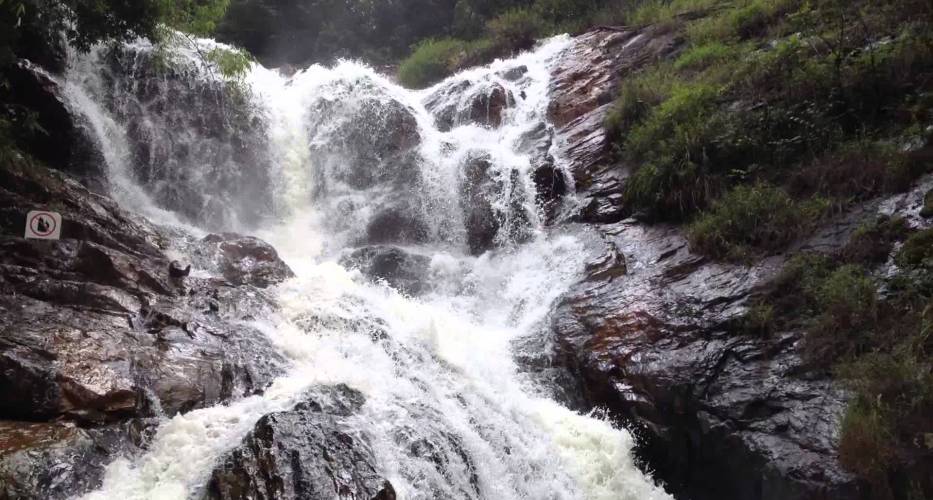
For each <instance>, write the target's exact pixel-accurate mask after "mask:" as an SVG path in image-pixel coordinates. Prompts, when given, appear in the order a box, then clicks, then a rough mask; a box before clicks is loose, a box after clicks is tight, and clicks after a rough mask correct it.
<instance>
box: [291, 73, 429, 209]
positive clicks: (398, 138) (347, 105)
mask: <svg viewBox="0 0 933 500" xmlns="http://www.w3.org/2000/svg"><path fill="white" fill-rule="evenodd" d="M357 85H358V86H355V85H354V84H349V83H346V82H338V83H335V84H334V89H333V91H334V92H335V93H338V94H352V98H351V97H350V96H349V95H348V96H347V98H345V99H324V98H322V99H319V100H317V101H315V102H314V103H313V104H312V106H311V112H310V116H311V120H312V123H311V124H310V128H311V131H312V136H313V139H314V140H313V141H312V143H311V144H312V145H311V154H312V158H313V159H314V160H315V162H316V164H317V165H320V169H319V170H320V172H319V173H318V180H319V181H320V183H323V184H321V185H320V187H319V188H318V189H319V190H320V191H322V192H323V193H326V192H328V191H334V190H335V189H336V190H339V187H342V186H330V184H332V183H340V184H343V185H344V186H346V187H349V188H351V189H354V190H366V189H369V188H372V187H374V186H376V185H388V186H395V187H407V186H411V185H412V184H415V183H417V182H418V180H419V173H420V171H419V169H418V165H419V161H420V158H419V156H418V155H417V150H416V149H417V147H418V145H419V144H420V143H421V133H420V131H419V129H418V121H417V119H416V118H415V115H414V112H413V111H412V110H411V109H410V108H409V107H407V106H405V105H404V104H402V103H401V102H399V101H397V100H395V99H393V98H391V97H390V96H387V95H384V94H383V93H382V90H381V89H380V88H379V87H378V86H377V85H376V84H375V83H374V82H369V81H366V82H359V83H358V84H357ZM319 194H322V193H319Z"/></svg>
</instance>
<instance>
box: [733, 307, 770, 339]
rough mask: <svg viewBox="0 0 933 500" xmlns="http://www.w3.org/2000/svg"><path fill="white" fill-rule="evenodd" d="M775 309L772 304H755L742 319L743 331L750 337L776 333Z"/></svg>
mask: <svg viewBox="0 0 933 500" xmlns="http://www.w3.org/2000/svg"><path fill="white" fill-rule="evenodd" d="M775 322H776V317H775V308H774V306H773V305H771V304H754V305H752V306H751V307H749V308H748V311H746V313H745V315H744V316H743V317H742V323H741V327H742V331H743V332H745V333H748V334H750V335H759V336H766V335H769V334H771V333H772V332H774V331H775Z"/></svg>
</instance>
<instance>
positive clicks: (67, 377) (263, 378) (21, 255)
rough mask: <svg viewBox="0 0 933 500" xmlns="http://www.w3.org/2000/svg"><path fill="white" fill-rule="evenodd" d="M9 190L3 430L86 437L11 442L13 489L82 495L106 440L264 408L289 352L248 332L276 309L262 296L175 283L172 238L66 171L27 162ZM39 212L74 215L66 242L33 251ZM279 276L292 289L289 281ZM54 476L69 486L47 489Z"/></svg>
mask: <svg viewBox="0 0 933 500" xmlns="http://www.w3.org/2000/svg"><path fill="white" fill-rule="evenodd" d="M0 185H2V186H3V187H2V188H0V231H2V236H0V422H4V421H5V422H7V423H9V422H13V421H31V422H43V421H56V422H69V421H74V422H77V423H80V424H81V426H82V427H84V430H83V431H73V432H72V431H68V432H67V433H65V432H64V431H61V432H60V429H59V430H54V432H53V431H48V432H52V434H53V435H54V436H56V437H55V439H44V438H43V439H38V438H36V439H32V438H29V439H27V438H17V437H16V436H17V435H18V434H17V433H20V434H22V433H23V432H25V431H22V428H21V427H20V428H18V429H20V430H16V429H17V428H16V427H10V425H13V424H9V425H7V426H6V427H2V428H0V443H2V442H4V440H5V439H7V440H13V439H15V440H16V441H17V442H19V443H25V444H20V445H17V451H16V452H15V453H16V454H15V457H21V458H17V459H15V464H16V465H15V467H13V468H12V469H11V468H7V469H4V470H5V471H7V472H6V473H7V474H11V476H5V477H2V478H0V479H2V480H0V483H3V484H13V485H31V486H29V487H30V488H31V487H36V488H39V489H37V490H35V493H34V494H35V495H36V496H39V497H46V496H50V497H54V496H55V495H56V493H55V491H53V490H44V489H42V488H59V487H61V488H64V487H65V486H56V485H74V489H73V490H71V491H69V493H70V494H76V493H80V491H82V490H83V489H87V488H90V487H92V486H94V482H95V481H96V479H95V478H96V477H98V476H95V475H94V474H93V471H92V469H94V468H95V467H99V466H100V464H101V463H103V462H104V461H105V460H104V458H103V457H104V456H105V455H107V456H109V451H107V450H104V449H101V447H100V446H97V445H94V444H93V443H94V442H95V441H94V440H95V439H96V438H95V437H94V436H95V435H96V434H95V433H96V432H97V431H98V430H103V429H107V428H110V427H112V426H114V425H117V424H120V425H122V423H126V422H129V421H131V420H136V419H144V418H148V417H154V416H158V415H168V416H170V415H173V414H176V413H179V412H184V411H188V410H191V409H194V408H200V407H205V406H211V405H214V404H217V403H220V402H224V401H228V400H230V399H232V398H237V397H241V396H243V395H248V394H254V393H257V392H259V391H262V390H263V389H264V388H265V387H266V385H268V384H269V383H270V382H271V380H272V378H273V377H274V376H276V375H277V374H278V373H280V371H281V367H282V366H283V360H282V359H281V357H280V356H279V355H278V354H277V351H276V350H275V349H274V348H273V346H272V345H271V344H270V342H269V340H268V339H267V338H266V337H265V336H264V335H263V334H262V333H261V332H259V331H258V330H256V329H255V328H253V327H251V326H249V325H248V324H246V323H244V322H243V320H248V319H251V318H254V317H256V316H257V315H261V314H264V313H265V312H266V311H268V310H271V309H272V308H273V304H272V302H271V300H270V299H268V298H266V297H265V296H264V295H263V294H262V292H261V290H259V289H257V288H256V287H254V286H250V285H242V286H235V285H234V284H233V283H231V281H228V280H226V279H223V278H194V277H190V276H189V277H179V278H173V277H171V276H170V272H169V269H170V262H171V261H170V259H169V258H168V257H167V256H166V255H165V250H164V248H163V245H164V241H166V239H167V236H166V235H165V234H162V233H161V230H159V229H157V228H155V227H153V226H150V225H148V224H147V223H144V222H142V221H139V220H136V219H134V218H132V217H130V216H129V215H128V214H126V213H124V212H123V211H122V210H120V209H119V208H117V207H116V206H115V204H114V203H113V202H112V201H110V200H109V199H107V198H104V197H101V196H97V195H94V194H92V193H90V192H89V191H87V190H86V189H84V188H83V187H81V186H80V185H78V184H77V183H75V182H74V181H71V180H68V179H66V178H64V177H63V176H61V175H60V174H57V173H55V172H53V171H49V170H46V169H44V168H41V167H39V166H37V165H31V164H25V162H23V161H17V162H14V163H13V164H10V165H4V166H2V167H0ZM39 208H42V209H46V210H55V211H58V212H60V213H61V214H62V216H63V218H64V223H63V227H62V239H61V240H60V241H40V240H24V239H23V238H22V234H23V232H24V223H25V222H24V220H25V213H26V212H27V211H29V210H32V209H39ZM228 240H232V241H240V240H237V239H233V238H232V237H228ZM257 245H258V244H257ZM252 258H253V255H252V254H248V253H247V254H240V253H237V252H221V254H220V256H219V259H220V265H221V268H233V269H252V267H251V265H252V264H245V263H244V262H243V261H249V260H251V259H252ZM276 269H277V270H278V271H277V272H278V276H279V277H280V276H281V275H283V274H284V273H285V269H287V268H282V267H276ZM255 276H256V275H255V274H251V275H249V279H242V280H241V281H242V282H246V281H254V279H255ZM263 279H265V280H269V279H271V278H270V277H268V276H265V275H263ZM276 279H277V278H276ZM49 425H52V424H49ZM11 428H12V429H13V430H10V429H11ZM37 429H39V428H37ZM33 430H35V429H33ZM33 430H30V431H29V432H27V433H26V434H29V435H33V434H35V433H36V432H38V433H39V434H38V435H40V436H44V435H46V434H48V432H46V430H43V429H39V430H37V431H35V432H33ZM108 435H111V434H108ZM11 436H12V437H11ZM114 439H116V438H114ZM121 439H122V438H121ZM118 441H119V440H118ZM118 444H119V443H118ZM56 447H60V448H61V449H62V450H63V451H61V452H58V451H55V450H56V449H58V448H56ZM117 447H118V446H116V445H115V446H114V447H113V448H112V449H117ZM108 449H109V448H108ZM9 453H12V452H10V451H9V448H4V447H3V446H2V445H0V454H4V456H11V455H9ZM85 455H86V456H87V460H86V461H83V462H82V463H81V465H80V466H75V467H70V466H68V464H70V463H71V460H72V459H73V457H74V456H85ZM22 457H40V458H41V460H40V459H38V458H37V459H35V460H33V461H31V462H30V461H29V460H26V459H25V458H22ZM44 470H50V471H52V472H51V473H52V474H55V477H50V478H48V479H47V480H46V479H42V478H43V477H45V476H42V475H41V474H40V471H44ZM36 478H39V479H36ZM37 481H38V482H37ZM17 487H19V486H17ZM13 496H14V497H16V495H13Z"/></svg>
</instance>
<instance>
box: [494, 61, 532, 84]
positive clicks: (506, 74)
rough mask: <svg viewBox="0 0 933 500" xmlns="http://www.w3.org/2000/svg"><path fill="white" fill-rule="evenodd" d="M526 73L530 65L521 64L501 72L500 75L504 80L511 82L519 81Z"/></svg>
mask: <svg viewBox="0 0 933 500" xmlns="http://www.w3.org/2000/svg"><path fill="white" fill-rule="evenodd" d="M525 73H528V66H525V65H524V64H522V65H521V66H515V67H513V68H509V69H507V70H504V71H501V72H499V76H500V77H501V78H502V79H503V80H508V81H510V82H514V81H517V80H518V79H520V78H521V77H523V76H525Z"/></svg>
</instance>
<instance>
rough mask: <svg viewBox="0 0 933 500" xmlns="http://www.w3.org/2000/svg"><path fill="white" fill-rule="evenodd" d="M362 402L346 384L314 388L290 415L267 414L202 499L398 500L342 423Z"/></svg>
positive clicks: (362, 441)
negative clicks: (337, 499) (324, 499)
mask: <svg viewBox="0 0 933 500" xmlns="http://www.w3.org/2000/svg"><path fill="white" fill-rule="evenodd" d="M363 402H364V398H363V395H362V394H360V393H359V392H356V391H354V390H352V389H350V388H348V387H346V386H343V385H340V386H334V387H319V388H316V389H314V390H313V391H312V394H311V395H310V396H309V398H308V399H307V400H306V401H304V402H302V403H299V404H298V405H296V406H295V408H293V409H292V410H289V411H284V412H278V413H272V414H269V415H266V416H264V417H263V418H261V419H260V420H259V422H257V423H256V426H255V427H254V428H253V431H252V432H251V433H250V434H249V435H248V436H247V437H246V438H245V439H244V440H243V442H242V443H241V444H240V446H238V447H237V448H236V449H234V450H233V451H232V452H230V453H229V454H228V455H227V456H226V457H225V458H224V459H223V460H222V462H221V464H220V465H219V466H218V467H217V468H216V469H215V470H214V472H213V474H212V475H211V479H210V482H209V484H208V487H207V493H206V495H205V497H206V498H210V499H230V500H235V499H244V500H245V499H273V498H295V499H308V500H311V499H318V498H354V499H361V500H395V498H396V496H395V490H394V489H393V487H392V485H391V483H389V482H388V481H387V480H386V479H385V478H383V477H381V476H380V475H379V474H377V472H376V467H375V458H374V457H373V454H372V451H371V450H370V448H369V444H368V443H367V440H366V437H365V436H363V435H360V434H359V433H358V431H356V430H355V429H353V428H352V427H350V426H349V425H347V424H346V423H345V420H346V417H348V416H350V415H352V414H353V413H355V412H357V411H358V410H359V408H360V407H361V406H362V404H363Z"/></svg>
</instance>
